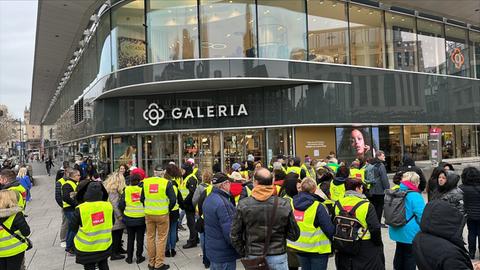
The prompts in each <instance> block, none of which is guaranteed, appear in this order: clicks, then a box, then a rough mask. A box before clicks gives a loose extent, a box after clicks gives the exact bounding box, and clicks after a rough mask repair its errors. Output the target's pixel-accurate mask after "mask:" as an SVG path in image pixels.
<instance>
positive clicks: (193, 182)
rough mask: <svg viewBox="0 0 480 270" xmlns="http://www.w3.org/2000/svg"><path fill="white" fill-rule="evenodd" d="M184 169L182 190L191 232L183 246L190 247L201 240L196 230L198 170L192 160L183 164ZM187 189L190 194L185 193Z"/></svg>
mask: <svg viewBox="0 0 480 270" xmlns="http://www.w3.org/2000/svg"><path fill="white" fill-rule="evenodd" d="M182 169H184V170H185V173H184V174H183V181H182V185H181V187H180V190H183V193H182V195H184V196H183V208H184V210H185V215H186V217H187V226H188V230H189V232H190V235H189V237H188V240H187V243H186V244H185V245H183V248H184V249H188V248H193V247H196V246H197V244H198V243H199V242H200V239H199V238H198V233H197V230H195V207H194V206H193V194H195V190H196V189H197V183H198V177H197V176H196V171H194V168H193V167H192V164H191V163H190V162H186V163H185V164H183V165H182ZM185 190H188V194H186V193H185ZM185 194H186V195H185Z"/></svg>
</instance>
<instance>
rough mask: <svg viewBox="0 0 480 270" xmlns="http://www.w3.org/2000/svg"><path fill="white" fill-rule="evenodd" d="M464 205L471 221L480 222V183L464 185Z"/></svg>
mask: <svg viewBox="0 0 480 270" xmlns="http://www.w3.org/2000/svg"><path fill="white" fill-rule="evenodd" d="M460 189H461V190H462V191H463V204H464V208H465V212H466V214H467V218H468V219H469V220H478V221H480V183H479V184H476V183H472V184H467V183H465V184H463V185H461V186H460Z"/></svg>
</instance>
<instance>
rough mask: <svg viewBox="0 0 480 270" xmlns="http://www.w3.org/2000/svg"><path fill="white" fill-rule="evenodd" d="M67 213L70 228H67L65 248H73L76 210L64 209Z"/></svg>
mask: <svg viewBox="0 0 480 270" xmlns="http://www.w3.org/2000/svg"><path fill="white" fill-rule="evenodd" d="M63 212H64V213H65V217H66V218H67V221H68V229H67V239H66V244H67V246H66V248H65V250H66V251H68V250H71V249H73V238H75V234H76V233H75V232H74V231H73V224H72V221H73V213H74V211H63Z"/></svg>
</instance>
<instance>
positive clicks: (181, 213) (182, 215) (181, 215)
mask: <svg viewBox="0 0 480 270" xmlns="http://www.w3.org/2000/svg"><path fill="white" fill-rule="evenodd" d="M184 217H185V210H180V216H179V217H178V225H182V222H183V218H184Z"/></svg>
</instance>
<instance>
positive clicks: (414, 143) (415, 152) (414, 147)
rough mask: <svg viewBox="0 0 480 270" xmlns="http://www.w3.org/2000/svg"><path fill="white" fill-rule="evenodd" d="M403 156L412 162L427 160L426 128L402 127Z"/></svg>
mask: <svg viewBox="0 0 480 270" xmlns="http://www.w3.org/2000/svg"><path fill="white" fill-rule="evenodd" d="M403 139H404V145H405V154H407V155H409V156H410V157H411V158H412V159H413V160H428V159H429V157H428V126H404V127H403Z"/></svg>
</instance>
